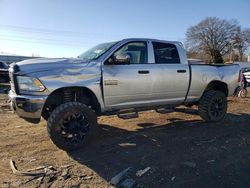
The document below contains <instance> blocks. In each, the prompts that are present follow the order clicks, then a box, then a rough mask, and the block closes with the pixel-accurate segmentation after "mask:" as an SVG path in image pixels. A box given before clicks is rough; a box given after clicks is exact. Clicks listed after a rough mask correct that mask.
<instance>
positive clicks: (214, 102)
mask: <svg viewBox="0 0 250 188" xmlns="http://www.w3.org/2000/svg"><path fill="white" fill-rule="evenodd" d="M198 109H199V114H200V116H201V118H202V119H203V120H205V121H208V122H215V121H220V120H222V119H223V118H224V117H225V115H226V113H227V97H226V96H225V94H224V93H222V92H221V91H216V90H210V91H207V92H205V93H204V94H203V96H202V97H201V99H200V101H199V105H198Z"/></svg>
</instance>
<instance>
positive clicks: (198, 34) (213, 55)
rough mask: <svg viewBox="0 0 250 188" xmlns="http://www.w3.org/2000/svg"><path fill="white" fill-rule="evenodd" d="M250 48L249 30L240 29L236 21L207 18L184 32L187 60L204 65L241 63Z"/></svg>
mask: <svg viewBox="0 0 250 188" xmlns="http://www.w3.org/2000/svg"><path fill="white" fill-rule="evenodd" d="M249 46H250V29H249V28H247V29H242V28H241V26H240V25H239V23H238V21H236V20H225V19H219V18H216V17H208V18H206V19H204V20H202V21H201V22H200V23H198V24H197V25H195V26H191V27H190V28H188V30H187V32H186V47H187V50H188V57H189V58H199V59H202V60H203V61H205V62H206V63H224V62H225V61H243V60H244V53H245V52H247V49H248V47H249Z"/></svg>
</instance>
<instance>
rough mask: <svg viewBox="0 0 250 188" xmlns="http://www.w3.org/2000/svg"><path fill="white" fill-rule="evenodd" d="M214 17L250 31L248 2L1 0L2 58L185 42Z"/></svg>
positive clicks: (62, 54) (0, 37)
mask: <svg viewBox="0 0 250 188" xmlns="http://www.w3.org/2000/svg"><path fill="white" fill-rule="evenodd" d="M211 16H212V17H214V16H215V17H218V18H222V19H227V20H230V19H236V20H238V22H239V24H240V25H241V26H242V27H243V28H250V0H237V1H235V0H154V1H152V0H126V1H125V0H70V1H69V0H0V53H1V52H4V53H9V54H18V55H28V56H31V55H39V56H41V57H76V56H78V55H79V54H80V53H82V52H83V51H85V50H87V49H88V48H90V47H92V46H94V45H96V44H99V43H102V42H109V41H117V40H121V39H123V38H130V37H132V38H134V37H139V38H156V39H163V40H177V41H181V42H185V33H186V31H187V29H188V28H189V27H190V26H193V25H196V24H198V23H199V22H200V21H201V20H203V19H205V18H206V17H211Z"/></svg>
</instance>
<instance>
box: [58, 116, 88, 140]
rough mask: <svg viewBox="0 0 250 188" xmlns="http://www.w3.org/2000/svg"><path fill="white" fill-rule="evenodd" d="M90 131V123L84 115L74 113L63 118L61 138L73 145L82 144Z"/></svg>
mask: <svg viewBox="0 0 250 188" xmlns="http://www.w3.org/2000/svg"><path fill="white" fill-rule="evenodd" d="M88 131H89V121H88V119H87V118H86V116H84V115H83V114H82V113H72V114H69V115H67V116H65V117H64V118H63V121H62V126H61V136H62V137H63V138H64V139H65V140H66V142H70V143H73V144H77V143H81V142H83V141H84V138H85V137H86V135H87V134H88Z"/></svg>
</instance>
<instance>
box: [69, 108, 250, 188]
mask: <svg viewBox="0 0 250 188" xmlns="http://www.w3.org/2000/svg"><path fill="white" fill-rule="evenodd" d="M192 112H193V113H195V114H196V113H197V112H195V110H194V111H192ZM249 122H250V115H249V114H244V113H242V114H228V115H227V117H226V118H225V120H224V121H222V122H218V123H206V122H203V121H201V120H185V119H170V121H168V123H166V124H164V125H156V124H154V123H150V122H143V123H139V124H138V126H139V127H140V128H139V129H138V130H137V131H128V130H124V129H119V128H116V127H112V126H110V125H106V124H102V125H100V127H101V128H100V130H99V132H98V133H97V135H96V137H95V138H97V139H95V140H93V141H92V143H91V144H90V145H88V146H86V147H85V148H83V149H80V150H77V151H74V152H70V153H68V154H69V156H70V157H71V158H73V159H74V160H76V161H78V162H79V163H81V164H83V165H86V166H88V167H89V168H90V169H92V170H94V171H95V172H96V173H97V174H98V175H100V176H101V177H102V178H103V179H105V180H106V181H110V179H111V178H112V177H113V176H115V175H116V174H117V173H119V172H120V171H122V170H124V169H126V168H128V167H132V170H131V171H130V173H129V176H130V177H132V178H133V179H134V180H135V181H136V182H137V183H138V185H142V186H144V187H201V186H203V187H204V185H205V187H212V186H215V187H228V186H229V187H230V186H232V184H231V183H234V185H239V186H238V187H241V186H242V187H248V186H250V179H249V177H248V174H249V173H250V162H249V161H250V159H249V157H250V150H249V145H250V126H249ZM148 166H149V167H151V170H150V171H149V172H148V173H146V174H145V175H144V176H142V177H137V176H136V175H135V174H136V171H137V170H141V169H145V168H146V167H148ZM173 177H175V178H173ZM173 179H174V180H173ZM211 179H212V180H213V181H211Z"/></svg>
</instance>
